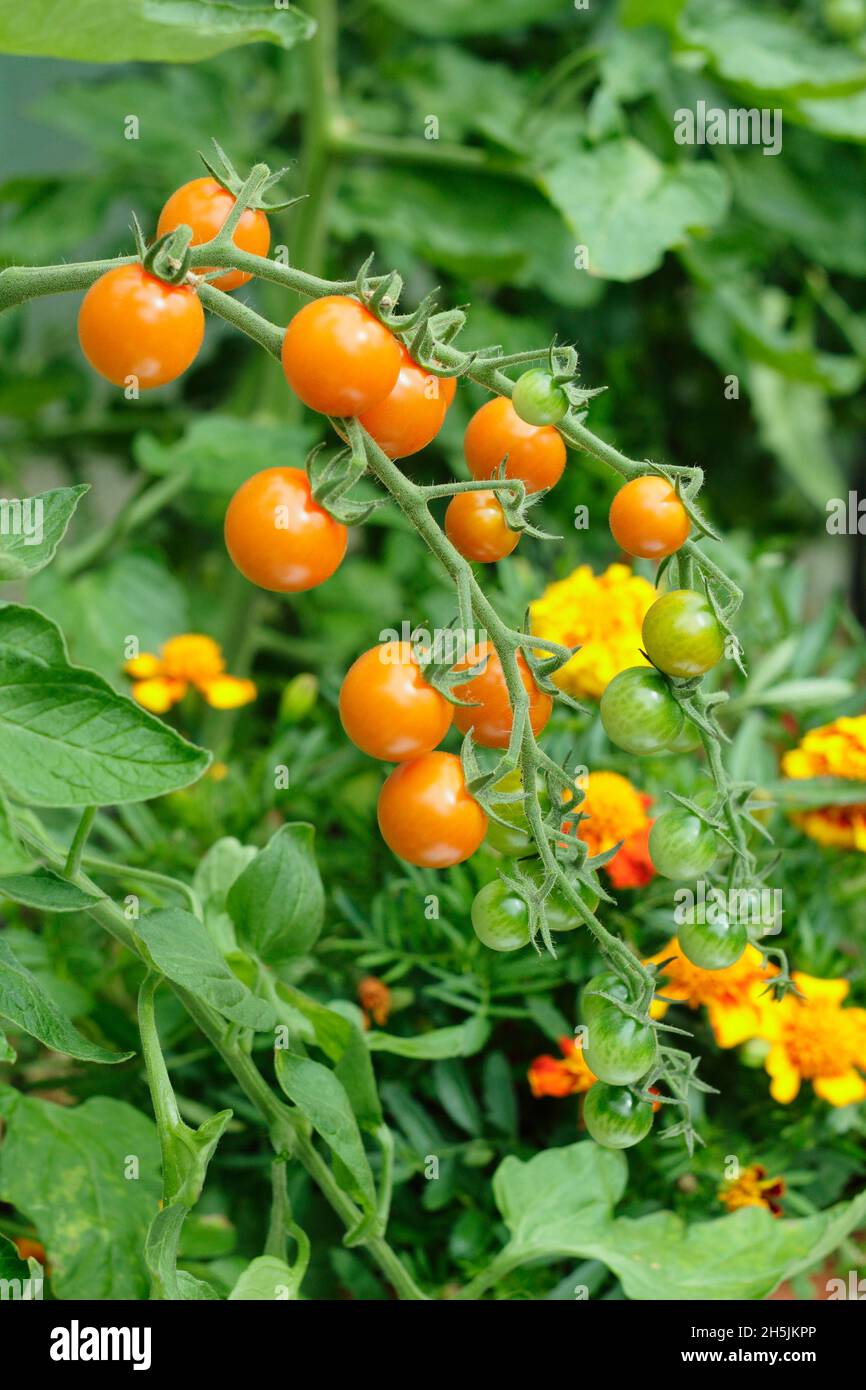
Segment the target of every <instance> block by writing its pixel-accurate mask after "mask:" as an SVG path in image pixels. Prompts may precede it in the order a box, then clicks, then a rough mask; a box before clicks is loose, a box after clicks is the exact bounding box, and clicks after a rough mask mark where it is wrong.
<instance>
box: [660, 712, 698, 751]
mask: <svg viewBox="0 0 866 1390" xmlns="http://www.w3.org/2000/svg"><path fill="white" fill-rule="evenodd" d="M700 746H701V731H700V729H699V728H698V726H697V724H693V723H692V721H691V719H689V717H688V715H685V716H684V718H683V727H682V728H681V729H680V731H679V733H678V734H677V736H676V738H672V739H671V741H670V743H669V744H668V751H669V752H671V753H693V752H694V751H695V749H696V748H700Z"/></svg>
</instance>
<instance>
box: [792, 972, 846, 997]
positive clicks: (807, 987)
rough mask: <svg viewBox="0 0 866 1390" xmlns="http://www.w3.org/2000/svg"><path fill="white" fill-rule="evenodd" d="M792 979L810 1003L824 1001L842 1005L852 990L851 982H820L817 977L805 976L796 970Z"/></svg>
mask: <svg viewBox="0 0 866 1390" xmlns="http://www.w3.org/2000/svg"><path fill="white" fill-rule="evenodd" d="M791 979H792V980H793V981H794V984H795V985H796V986H797V988H798V989H799V990H802V992H803V994H805V996H806V999H807V1000H808V1001H809V1003H814V1002H815V1001H816V1000H817V999H823V1000H826V1002H827V1003H828V1004H841V1003H842V1000H843V999H844V998H845V997H846V996H847V994H848V991H849V990H850V988H851V983H850V981H849V980H820V979H818V978H817V977H816V976H815V975H806V974H804V972H803V971H802V970H794V971H793V972H792V974H791Z"/></svg>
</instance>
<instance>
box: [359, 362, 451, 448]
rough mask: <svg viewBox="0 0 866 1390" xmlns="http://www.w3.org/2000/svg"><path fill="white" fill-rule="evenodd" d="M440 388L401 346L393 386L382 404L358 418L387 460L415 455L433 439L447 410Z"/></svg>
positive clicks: (438, 382)
mask: <svg viewBox="0 0 866 1390" xmlns="http://www.w3.org/2000/svg"><path fill="white" fill-rule="evenodd" d="M441 384H442V383H441V381H440V379H439V378H438V377H435V376H431V375H430V373H429V372H425V371H424V368H423V367H419V366H418V364H417V362H413V361H412V358H411V357H410V356H409V354H408V352H407V351H406V349H405V348H404V347H402V346H401V349H400V371H399V373H398V375H397V380H396V382H395V383H394V385H393V387H392V388H391V390H390V391H389V393H388V395H387V396H386V397H385V399H384V400H381V401H379V402H378V404H377V405H374V406H371V407H370V409H369V410H365V411H364V413H363V415H361V416H359V419H360V421H361V424H362V425H363V426H364V429H365V430H366V431H367V432H368V434H371V435H372V436H373V438H374V439H375V441H376V443H377V444H378V445H379V448H380V449H382V450H384V452H385V453H386V454H387V455H388V457H389V458H392V459H402V458H407V457H408V455H409V454H417V452H418V450H419V449H424V448H426V447H427V445H428V444H429V443H430V441H431V439H435V437H436V435H437V434H438V433H439V431H440V429H441V428H442V421H443V420H444V419H445V411H446V410H447V409H448V406H447V402H446V399H445V393H444V392H443V391H442V389H441Z"/></svg>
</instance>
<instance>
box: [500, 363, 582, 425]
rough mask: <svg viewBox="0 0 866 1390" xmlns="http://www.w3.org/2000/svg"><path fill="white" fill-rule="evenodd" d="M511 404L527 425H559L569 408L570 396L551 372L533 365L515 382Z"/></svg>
mask: <svg viewBox="0 0 866 1390" xmlns="http://www.w3.org/2000/svg"><path fill="white" fill-rule="evenodd" d="M511 404H512V405H513V406H514V409H515V411H516V413H517V414H518V415H519V416H520V418H521V420H525V421H526V423H527V425H558V424H559V422H560V420H561V419H562V418H563V416H564V415H565V414H566V412H567V410H568V396H567V395H566V394H565V392H564V391H563V389H562V387H561V386H557V384H556V382H555V381H554V379H553V377H552V376H551V374H550V372H546V371H544V370H543V369H542V368H541V367H533V368H532V370H531V371H528V372H524V373H523V376H522V377H519V378H518V380H517V381H516V382H515V383H514V391H513V392H512V395H511Z"/></svg>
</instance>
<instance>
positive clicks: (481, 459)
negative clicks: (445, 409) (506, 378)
mask: <svg viewBox="0 0 866 1390" xmlns="http://www.w3.org/2000/svg"><path fill="white" fill-rule="evenodd" d="M463 449H464V452H465V454H466V462H467V463H468V464H469V471H470V473H471V474H472V476H473V478H491V477H492V476H493V474H494V472H495V471H496V469H497V468H498V467H499V465H500V463H501V462H502V460H503V459H504V458H505V455H506V454H507V455H508V463H507V465H506V468H505V473H506V477H508V478H522V479H523V481H524V483H525V484H526V490H527V492H540V491H541V489H542V488H549V487H553V485H554V484H555V483H558V482H559V479H560V478H561V477H562V470H563V469H564V467H565V445H564V444H563V442H562V436H561V435H560V434H559V432H558V431H557V430H555V429H554V428H553V426H552V425H528V424H527V423H526V421H525V420H521V418H520V416H519V415H518V414H517V411H516V410H515V409H514V406H513V405H512V404H511V401H510V400H509V399H508V397H507V396H495V397H494V399H493V400H492V401H488V402H487V404H486V405H483V406H482V407H481V409H480V410H476V412H475V414H474V415H473V416H472V419H471V420H470V421H469V424H468V425H467V426H466V434H465V435H464V438H463Z"/></svg>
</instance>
